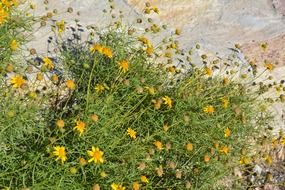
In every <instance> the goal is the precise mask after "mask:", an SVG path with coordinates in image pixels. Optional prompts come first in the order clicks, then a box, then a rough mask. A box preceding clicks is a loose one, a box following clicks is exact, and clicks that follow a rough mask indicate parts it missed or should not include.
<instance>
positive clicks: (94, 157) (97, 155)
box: [87, 146, 104, 164]
mask: <svg viewBox="0 0 285 190" xmlns="http://www.w3.org/2000/svg"><path fill="white" fill-rule="evenodd" d="M87 154H88V156H90V157H91V159H89V160H88V162H92V161H94V162H95V163H96V164H97V163H103V162H104V159H103V155H104V152H103V151H101V150H100V149H99V148H97V147H94V146H92V150H88V151H87Z"/></svg>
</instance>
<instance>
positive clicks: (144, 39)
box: [138, 36, 150, 46]
mask: <svg viewBox="0 0 285 190" xmlns="http://www.w3.org/2000/svg"><path fill="white" fill-rule="evenodd" d="M138 40H139V41H140V42H142V43H143V44H145V45H147V46H149V45H150V42H149V40H148V39H147V38H146V37H144V36H140V37H138Z"/></svg>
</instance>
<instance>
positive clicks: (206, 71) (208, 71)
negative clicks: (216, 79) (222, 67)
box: [205, 67, 213, 77]
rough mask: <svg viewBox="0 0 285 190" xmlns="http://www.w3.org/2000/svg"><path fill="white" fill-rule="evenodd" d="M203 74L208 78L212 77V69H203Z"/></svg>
mask: <svg viewBox="0 0 285 190" xmlns="http://www.w3.org/2000/svg"><path fill="white" fill-rule="evenodd" d="M205 73H206V75H208V76H209V77H210V76H212V75H213V71H212V69H210V68H209V67H205Z"/></svg>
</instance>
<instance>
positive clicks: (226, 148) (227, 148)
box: [220, 146, 230, 154]
mask: <svg viewBox="0 0 285 190" xmlns="http://www.w3.org/2000/svg"><path fill="white" fill-rule="evenodd" d="M220 152H223V153H224V154H228V153H229V152H230V149H229V147H227V146H224V147H223V148H222V149H221V150H220Z"/></svg>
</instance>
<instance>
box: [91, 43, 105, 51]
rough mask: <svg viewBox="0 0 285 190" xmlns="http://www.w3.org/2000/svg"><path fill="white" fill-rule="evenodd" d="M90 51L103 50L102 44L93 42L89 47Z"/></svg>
mask: <svg viewBox="0 0 285 190" xmlns="http://www.w3.org/2000/svg"><path fill="white" fill-rule="evenodd" d="M89 50H90V52H92V53H95V52H96V51H98V52H99V53H102V52H103V46H101V45H100V44H94V45H93V46H91V47H90V49H89Z"/></svg>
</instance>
